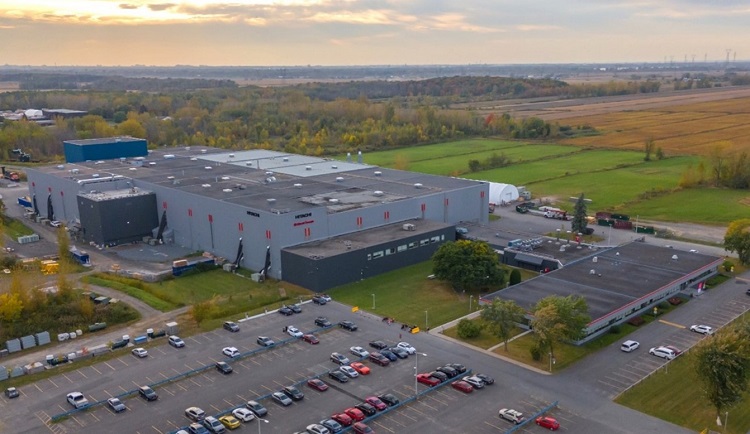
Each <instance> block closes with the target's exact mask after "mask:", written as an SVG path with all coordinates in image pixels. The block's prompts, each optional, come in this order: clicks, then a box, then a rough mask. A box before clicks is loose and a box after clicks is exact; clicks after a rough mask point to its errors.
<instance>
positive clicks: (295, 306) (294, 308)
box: [289, 304, 302, 313]
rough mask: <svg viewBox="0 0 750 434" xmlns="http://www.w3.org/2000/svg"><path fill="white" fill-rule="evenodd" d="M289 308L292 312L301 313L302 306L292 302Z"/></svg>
mask: <svg viewBox="0 0 750 434" xmlns="http://www.w3.org/2000/svg"><path fill="white" fill-rule="evenodd" d="M289 309H291V310H292V312H294V313H302V306H300V305H298V304H293V305H291V306H289Z"/></svg>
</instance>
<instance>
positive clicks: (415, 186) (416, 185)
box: [414, 182, 422, 188]
mask: <svg viewBox="0 0 750 434" xmlns="http://www.w3.org/2000/svg"><path fill="white" fill-rule="evenodd" d="M414 188H422V184H420V183H418V182H417V183H416V184H414Z"/></svg>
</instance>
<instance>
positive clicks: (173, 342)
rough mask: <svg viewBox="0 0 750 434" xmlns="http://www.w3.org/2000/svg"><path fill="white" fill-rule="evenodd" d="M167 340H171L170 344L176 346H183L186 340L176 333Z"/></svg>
mask: <svg viewBox="0 0 750 434" xmlns="http://www.w3.org/2000/svg"><path fill="white" fill-rule="evenodd" d="M167 342H169V345H171V346H173V347H175V348H182V347H184V346H185V341H183V340H182V339H180V337H179V336H175V335H172V336H170V337H169V339H168V340H167Z"/></svg>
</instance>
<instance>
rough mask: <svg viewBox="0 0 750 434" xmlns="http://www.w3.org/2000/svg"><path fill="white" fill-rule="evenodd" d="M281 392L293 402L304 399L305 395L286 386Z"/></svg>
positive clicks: (292, 387) (294, 388)
mask: <svg viewBox="0 0 750 434" xmlns="http://www.w3.org/2000/svg"><path fill="white" fill-rule="evenodd" d="M281 391H282V392H284V393H285V394H286V396H288V397H290V398H292V399H293V400H294V401H300V400H302V398H304V397H305V394H304V393H302V392H301V391H300V390H299V389H297V388H296V387H294V386H286V387H285V388H283V389H282V390H281Z"/></svg>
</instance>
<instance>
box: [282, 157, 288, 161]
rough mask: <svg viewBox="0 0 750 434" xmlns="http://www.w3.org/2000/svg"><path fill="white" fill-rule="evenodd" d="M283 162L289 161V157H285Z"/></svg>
mask: <svg viewBox="0 0 750 434" xmlns="http://www.w3.org/2000/svg"><path fill="white" fill-rule="evenodd" d="M281 160H282V161H289V157H284V158H282V159H281Z"/></svg>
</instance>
